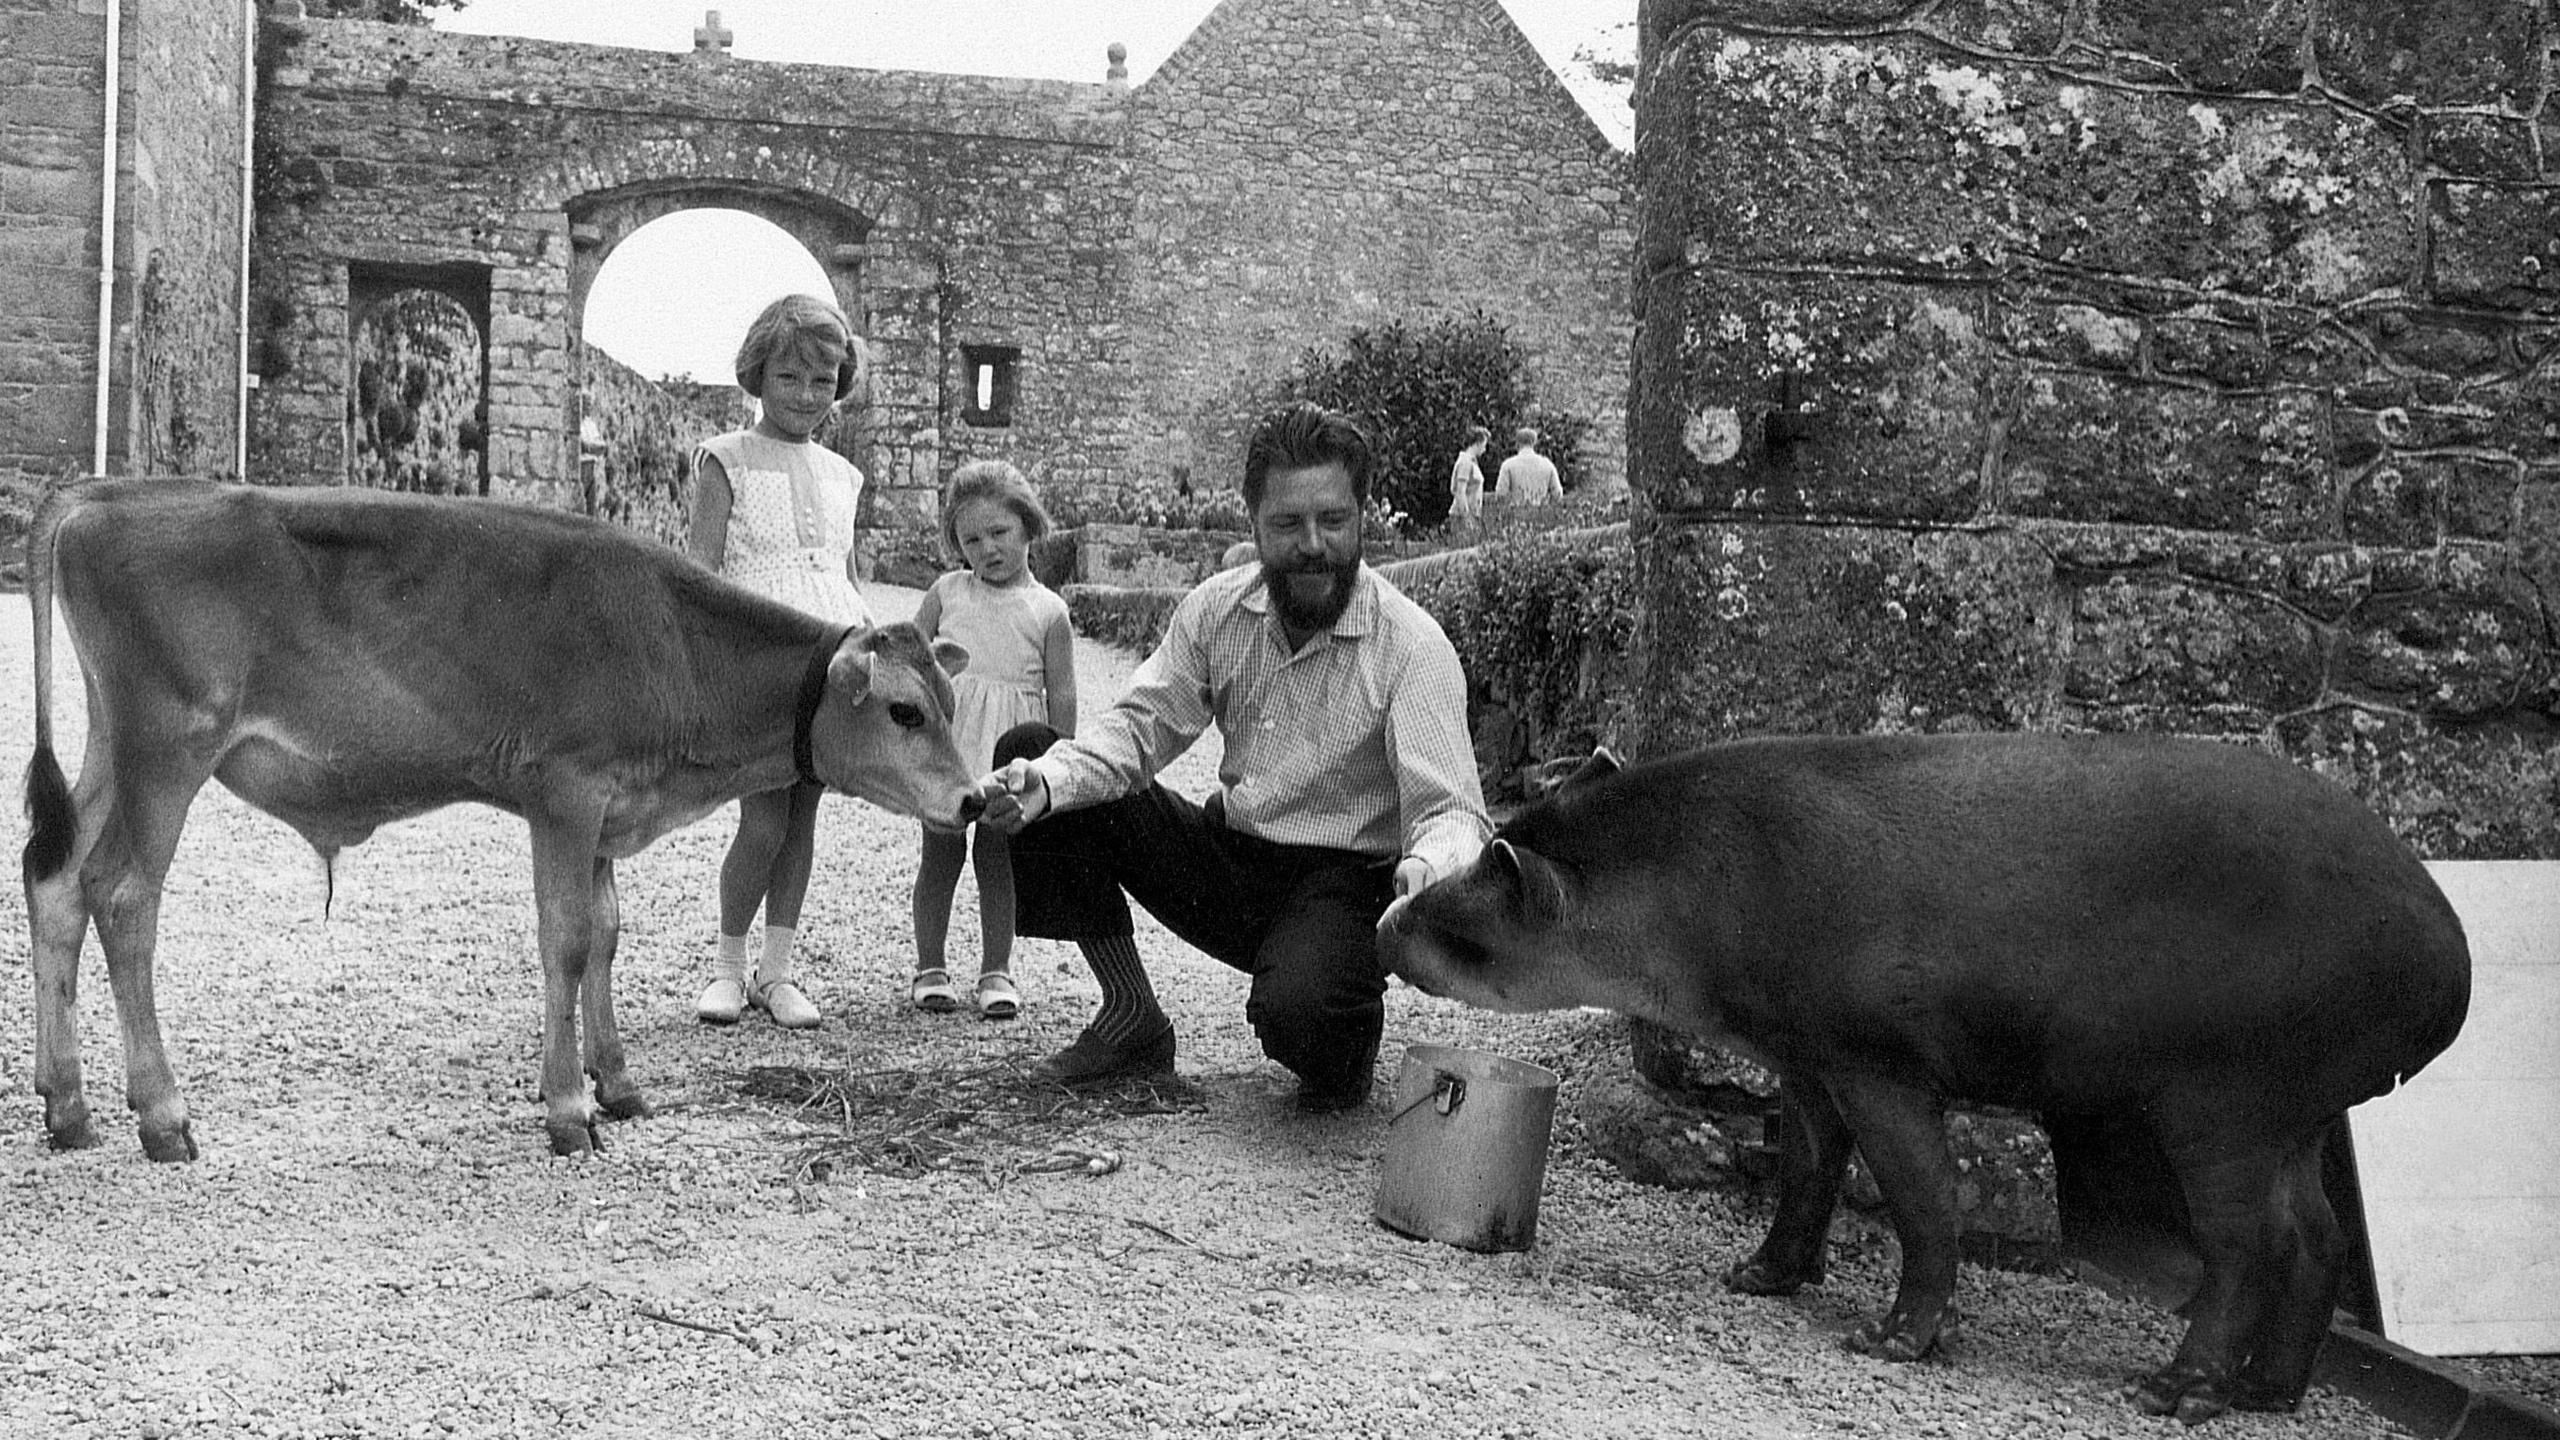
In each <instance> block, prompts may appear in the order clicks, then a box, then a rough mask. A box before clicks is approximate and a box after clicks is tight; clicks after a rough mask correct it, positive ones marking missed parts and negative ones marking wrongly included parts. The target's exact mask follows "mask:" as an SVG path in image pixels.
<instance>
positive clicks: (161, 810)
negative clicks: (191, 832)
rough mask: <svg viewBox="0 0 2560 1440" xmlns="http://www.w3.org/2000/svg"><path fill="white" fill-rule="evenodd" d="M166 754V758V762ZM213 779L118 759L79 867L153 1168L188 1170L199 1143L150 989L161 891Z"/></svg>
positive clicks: (129, 1092) (130, 1096)
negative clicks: (199, 796) (198, 798)
mask: <svg viewBox="0 0 2560 1440" xmlns="http://www.w3.org/2000/svg"><path fill="white" fill-rule="evenodd" d="M166 754H167V752H164V760H165V758H166ZM210 775H211V770H210V768H209V767H201V768H200V767H194V766H186V767H185V768H181V767H180V766H178V765H172V764H167V763H163V764H161V765H151V764H146V763H138V762H137V761H136V760H135V759H134V757H131V756H127V757H122V760H121V762H120V763H119V765H118V766H117V774H116V777H115V779H114V780H113V782H112V783H111V785H110V787H109V788H110V792H111V794H112V797H113V798H112V800H111V801H110V803H109V805H108V808H107V813H106V815H105V818H104V820H103V822H102V823H101V824H100V825H99V827H98V838H97V840H96V843H95V844H94V845H93V846H92V847H91V848H90V851H89V854H88V857H87V859H86V860H85V861H84V862H83V863H82V865H81V873H80V883H81V891H82V898H83V901H84V903H85V904H86V905H87V907H88V910H89V913H90V915H91V916H92V917H93V918H94V919H95V921H96V923H97V926H98V943H99V947H100V948H101V949H103V950H104V951H105V952H106V956H107V984H108V986H109V988H111V989H112V990H113V991H114V992H115V999H116V1025H117V1028H118V1030H119V1032H120V1033H121V1034H122V1036H123V1038H124V1057H125V1058H124V1068H125V1099H126V1101H127V1103H129V1104H130V1105H132V1107H133V1112H134V1115H135V1117H136V1120H137V1122H138V1124H139V1127H140V1130H141V1134H142V1150H143V1153H144V1154H146V1155H148V1156H150V1157H151V1158H152V1159H154V1160H193V1159H195V1158H196V1141H195V1133H194V1129H193V1127H192V1125H191V1124H190V1123H189V1120H188V1117H187V1101H186V1097H185V1096H184V1095H183V1094H181V1093H180V1092H179V1089H178V1077H177V1073H176V1072H175V1071H174V1070H172V1069H171V1068H170V1066H169V1052H168V1050H167V1048H166V1047H165V1046H163V1045H162V1043H161V1039H160V1008H159V999H158V990H157V986H156V984H155V982H154V974H153V971H154V966H155V964H156V963H157V961H156V957H157V952H158V949H159V937H160V895H161V887H162V885H163V883H164V882H165V881H166V880H167V878H168V874H169V861H170V859H171V857H173V856H175V855H176V854H177V850H178V835H179V832H180V831H181V830H183V829H184V828H185V826H186V819H187V807H188V806H189V805H190V804H192V803H193V802H194V800H195V794H196V792H197V791H198V790H200V789H202V788H203V786H204V782H205V780H206V779H207V778H209V776H210Z"/></svg>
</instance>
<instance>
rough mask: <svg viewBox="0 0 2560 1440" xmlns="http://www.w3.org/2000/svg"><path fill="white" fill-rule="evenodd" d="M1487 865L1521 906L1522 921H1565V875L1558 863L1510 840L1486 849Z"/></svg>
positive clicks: (1488, 844) (1547, 923)
mask: <svg viewBox="0 0 2560 1440" xmlns="http://www.w3.org/2000/svg"><path fill="white" fill-rule="evenodd" d="M1485 863H1486V865H1487V866H1489V867H1490V868H1491V869H1492V870H1493V873H1494V874H1495V876H1497V877H1498V878H1499V879H1500V880H1501V882H1502V886H1503V888H1504V889H1505V890H1507V891H1509V892H1510V894H1511V896H1512V898H1513V900H1514V901H1515V902H1516V903H1517V904H1518V905H1519V907H1520V913H1521V916H1522V918H1523V919H1526V920H1528V921H1530V922H1531V923H1533V924H1541V925H1552V924H1555V923H1557V922H1558V921H1560V920H1562V919H1563V918H1564V906H1565V896H1564V876H1563V874H1562V873H1561V872H1559V871H1558V870H1557V869H1556V865H1555V862H1554V861H1552V860H1549V859H1548V858H1547V857H1545V856H1543V855H1541V854H1539V853H1538V852H1536V851H1535V850H1524V849H1522V848H1520V847H1519V846H1517V845H1514V844H1512V843H1511V842H1510V841H1508V840H1494V841H1491V842H1488V843H1487V844H1486V846H1485Z"/></svg>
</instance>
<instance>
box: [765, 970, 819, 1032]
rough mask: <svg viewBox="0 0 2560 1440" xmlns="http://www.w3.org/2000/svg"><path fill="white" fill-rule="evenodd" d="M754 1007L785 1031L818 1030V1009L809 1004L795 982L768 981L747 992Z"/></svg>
mask: <svg viewBox="0 0 2560 1440" xmlns="http://www.w3.org/2000/svg"><path fill="white" fill-rule="evenodd" d="M747 998H748V999H749V1000H751V1001H753V1002H754V1003H755V1007H756V1008H757V1009H759V1010H761V1011H763V1012H764V1013H766V1014H767V1015H770V1016H772V1017H773V1023H774V1024H776V1025H779V1026H781V1027H782V1028H783V1029H785V1030H814V1029H816V1028H818V1018H819V1017H818V1007H817V1006H815V1005H812V1004H810V1003H809V997H808V995H807V993H806V992H804V991H802V990H801V988H800V982H799V981H797V980H769V981H766V982H765V983H763V984H760V985H758V986H756V987H755V988H754V989H752V990H749V991H748V992H747Z"/></svg>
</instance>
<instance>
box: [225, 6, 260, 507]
mask: <svg viewBox="0 0 2560 1440" xmlns="http://www.w3.org/2000/svg"><path fill="white" fill-rule="evenodd" d="M240 18H241V20H242V21H243V22H244V24H243V28H242V30H241V33H240V367H239V371H238V375H237V378H236V380H235V382H234V383H235V384H236V386H237V387H238V391H239V396H240V405H239V410H238V413H237V414H235V415H234V416H233V417H232V426H231V436H232V441H233V445H232V453H231V478H232V479H234V480H247V479H248V478H249V382H250V379H251V376H250V374H249V308H250V300H249V246H250V244H251V240H252V236H253V233H254V231H255V229H256V225H255V216H256V211H255V209H254V208H253V207H254V206H255V205H256V204H257V196H256V194H255V193H254V192H255V190H256V184H257V174H256V170H257V161H258V156H257V142H258V136H257V125H258V0H240Z"/></svg>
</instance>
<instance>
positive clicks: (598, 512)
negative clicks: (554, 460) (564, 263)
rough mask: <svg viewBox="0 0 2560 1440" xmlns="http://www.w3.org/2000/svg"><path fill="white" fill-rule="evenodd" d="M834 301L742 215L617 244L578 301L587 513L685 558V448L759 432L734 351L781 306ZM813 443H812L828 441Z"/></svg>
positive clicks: (811, 269)
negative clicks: (739, 431)
mask: <svg viewBox="0 0 2560 1440" xmlns="http://www.w3.org/2000/svg"><path fill="white" fill-rule="evenodd" d="M793 293H806V294H811V295H822V296H827V297H830V298H832V297H833V296H834V294H835V287H834V286H833V284H832V283H831V282H830V281H829V279H828V277H827V272H826V271H825V270H824V269H823V268H822V267H820V265H819V264H818V261H817V258H816V257H815V256H813V255H811V254H810V253H809V249H808V247H807V246H806V245H805V244H803V243H802V242H801V240H800V239H799V238H797V237H795V236H793V235H792V234H791V233H790V232H789V231H787V230H784V229H783V228H782V227H781V226H779V225H776V224H774V223H773V222H772V221H770V220H767V219H765V218H763V217H761V216H758V215H753V214H749V213H748V212H746V211H743V210H732V209H724V208H719V207H714V206H704V207H697V208H691V209H680V210H674V211H670V212H669V213H667V214H663V215H660V216H658V217H657V218H655V219H653V220H650V221H648V222H647V223H645V224H643V225H641V226H640V227H639V228H638V229H635V230H633V231H632V232H631V233H630V234H629V235H627V236H625V237H623V238H622V239H621V240H620V241H619V242H618V243H616V244H614V245H613V247H612V249H611V250H610V251H609V252H608V253H607V254H606V255H605V257H604V260H603V263H602V265H601V266H600V268H598V269H597V271H596V273H595V280H594V283H593V284H592V285H590V286H589V287H588V288H587V292H586V305H585V311H584V313H583V315H582V316H581V318H580V323H579V329H580V330H581V331H582V332H583V334H584V337H585V340H586V343H587V345H588V346H589V347H590V353H589V354H588V355H587V356H585V357H583V358H582V363H581V364H580V366H579V372H580V375H581V377H582V379H581V383H580V386H579V407H578V414H579V422H578V478H579V484H580V489H581V492H582V495H581V499H582V503H583V505H584V508H585V510H586V512H587V513H588V514H590V515H594V516H597V517H599V518H601V519H606V520H611V521H613V522H615V523H617V524H621V525H627V526H630V527H631V528H633V529H636V530H641V531H644V532H647V533H651V534H655V535H657V536H658V537H659V538H661V539H663V540H666V541H668V542H669V543H671V544H682V543H683V540H684V531H685V526H686V524H687V517H688V516H689V514H690V511H691V503H692V497H691V488H692V454H693V447H694V445H695V444H696V443H698V442H699V441H701V440H702V439H703V438H705V437H707V436H711V435H716V434H718V433H720V432H721V431H724V430H731V429H735V428H737V427H738V426H740V425H744V424H746V423H748V422H750V421H752V420H753V419H754V418H755V406H754V402H753V401H751V400H749V399H748V398H747V397H746V396H745V394H744V393H742V392H741V391H740V390H739V389H738V387H737V378H736V365H735V362H736V359H737V354H738V345H739V342H740V341H742V340H744V339H745V338H746V333H747V326H748V325H749V324H750V323H752V322H753V321H754V319H755V317H756V315H757V313H758V312H759V311H761V310H763V309H764V307H765V306H766V305H768V304H770V303H772V302H773V301H774V300H775V299H776V298H777V297H780V296H783V295H787V294H793ZM829 423H830V429H829V430H828V431H822V432H821V434H820V439H821V441H822V442H823V441H827V440H829V439H831V438H832V427H833V426H834V425H836V424H839V423H841V420H838V421H831V422H829Z"/></svg>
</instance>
